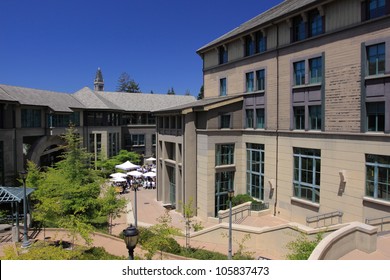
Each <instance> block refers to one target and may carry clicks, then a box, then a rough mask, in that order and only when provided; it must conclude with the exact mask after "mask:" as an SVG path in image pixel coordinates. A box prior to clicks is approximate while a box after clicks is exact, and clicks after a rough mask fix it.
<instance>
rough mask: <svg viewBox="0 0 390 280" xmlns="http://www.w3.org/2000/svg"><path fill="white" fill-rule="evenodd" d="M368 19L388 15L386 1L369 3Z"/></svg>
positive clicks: (372, 0) (377, 0)
mask: <svg viewBox="0 0 390 280" xmlns="http://www.w3.org/2000/svg"><path fill="white" fill-rule="evenodd" d="M367 10H368V11H367V12H368V19H373V18H377V17H381V16H384V15H385V14H386V0H369V1H368V9H367Z"/></svg>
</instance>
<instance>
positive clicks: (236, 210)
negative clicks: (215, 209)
mask: <svg viewBox="0 0 390 280" xmlns="http://www.w3.org/2000/svg"><path fill="white" fill-rule="evenodd" d="M245 211H248V215H247V216H250V215H251V205H250V204H247V205H243V206H241V207H237V208H233V209H232V217H233V216H234V219H233V221H236V220H237V215H238V214H241V217H240V218H241V219H242V218H244V212H245ZM228 217H229V211H227V212H225V213H220V214H218V218H219V222H220V223H221V222H222V220H223V219H225V218H228Z"/></svg>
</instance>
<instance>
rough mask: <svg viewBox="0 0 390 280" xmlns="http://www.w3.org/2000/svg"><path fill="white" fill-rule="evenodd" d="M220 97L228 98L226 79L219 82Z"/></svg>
mask: <svg viewBox="0 0 390 280" xmlns="http://www.w3.org/2000/svg"><path fill="white" fill-rule="evenodd" d="M219 95H220V96H226V78H223V79H220V80H219Z"/></svg>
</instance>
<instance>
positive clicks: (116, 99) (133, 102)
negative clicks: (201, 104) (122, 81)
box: [95, 91, 196, 112]
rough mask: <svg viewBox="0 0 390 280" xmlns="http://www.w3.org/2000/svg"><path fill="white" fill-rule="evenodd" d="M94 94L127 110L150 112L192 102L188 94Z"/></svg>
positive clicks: (98, 92)
mask: <svg viewBox="0 0 390 280" xmlns="http://www.w3.org/2000/svg"><path fill="white" fill-rule="evenodd" d="M95 94H96V96H98V97H99V98H100V99H102V100H106V101H108V102H111V103H113V104H115V105H116V106H118V107H121V108H122V110H124V111H129V112H152V111H157V110H162V109H165V108H169V107H173V106H181V105H183V104H188V103H191V102H194V101H195V100H196V99H195V97H193V96H190V95H168V94H151V93H128V92H102V91H96V92H95Z"/></svg>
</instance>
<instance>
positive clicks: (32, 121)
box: [21, 109, 41, 128]
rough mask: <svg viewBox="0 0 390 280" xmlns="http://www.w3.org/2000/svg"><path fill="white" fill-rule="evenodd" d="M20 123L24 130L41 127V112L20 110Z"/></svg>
mask: <svg viewBox="0 0 390 280" xmlns="http://www.w3.org/2000/svg"><path fill="white" fill-rule="evenodd" d="M21 122H22V123H21V125H22V127H24V128H32V127H41V110H37V109H22V119H21Z"/></svg>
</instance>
